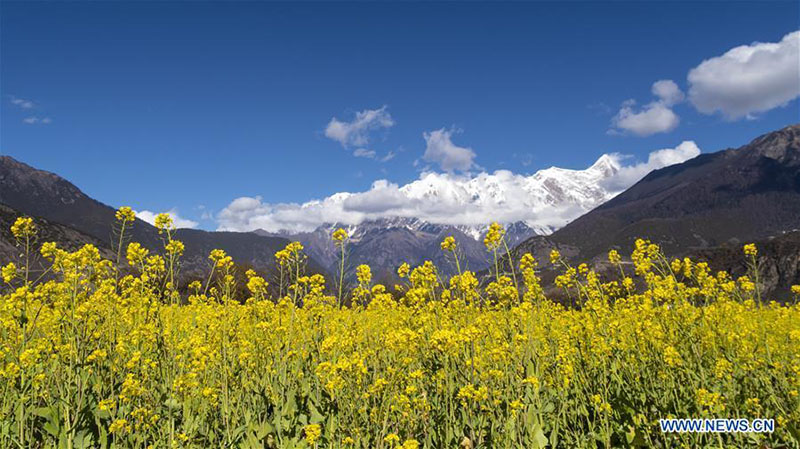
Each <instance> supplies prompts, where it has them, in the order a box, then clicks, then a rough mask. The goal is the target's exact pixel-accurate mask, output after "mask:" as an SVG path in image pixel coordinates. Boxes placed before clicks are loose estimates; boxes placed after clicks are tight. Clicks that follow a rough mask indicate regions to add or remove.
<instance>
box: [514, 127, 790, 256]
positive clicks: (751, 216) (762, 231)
mask: <svg viewBox="0 0 800 449" xmlns="http://www.w3.org/2000/svg"><path fill="white" fill-rule="evenodd" d="M793 229H800V125H792V126H789V127H786V128H784V129H782V130H779V131H775V132H772V133H769V134H766V135H764V136H761V137H759V138H757V139H755V140H753V141H752V142H751V143H749V144H748V145H745V146H743V147H741V148H738V149H729V150H725V151H721V152H718V153H713V154H704V155H701V156H698V157H697V158H695V159H692V160H690V161H687V162H684V163H682V164H676V165H673V166H670V167H667V168H663V169H660V170H656V171H653V172H652V173H650V174H649V175H647V176H645V177H644V178H643V179H642V180H641V181H639V182H638V183H636V184H635V185H633V186H632V187H631V188H629V189H628V190H626V191H625V192H623V193H621V194H620V195H618V196H616V197H615V198H613V199H612V200H610V201H608V202H606V203H605V204H603V205H601V206H600V207H597V208H596V209H594V210H592V211H591V212H589V213H587V214H585V215H583V216H581V217H580V218H578V219H577V220H575V221H573V222H572V223H570V224H568V225H567V226H565V227H564V228H562V229H560V230H558V231H556V232H555V233H553V234H552V235H551V236H548V237H545V238H542V237H538V238H537V237H534V238H532V239H528V240H527V241H525V242H523V243H522V244H520V245H519V246H518V247H517V251H516V252H517V253H522V252H527V251H531V250H535V249H536V248H542V247H547V246H559V247H568V248H574V250H575V254H574V256H576V257H578V258H580V259H584V260H588V259H591V258H593V257H596V256H598V255H602V254H604V253H605V252H606V251H608V250H609V249H610V248H619V249H621V250H624V251H625V252H628V251H629V249H630V248H631V247H632V246H633V242H634V241H635V239H636V238H639V237H641V238H648V239H650V240H652V241H654V242H657V243H659V244H660V245H662V247H663V248H664V250H665V251H666V252H667V253H669V254H677V253H682V252H685V251H688V250H693V249H697V248H708V247H714V246H718V245H721V244H724V243H727V242H731V243H736V242H742V241H750V240H758V239H764V238H767V237H769V236H773V235H778V234H781V233H783V232H785V231H790V230H793Z"/></svg>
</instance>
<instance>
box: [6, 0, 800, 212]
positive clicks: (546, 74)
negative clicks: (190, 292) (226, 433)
mask: <svg viewBox="0 0 800 449" xmlns="http://www.w3.org/2000/svg"><path fill="white" fill-rule="evenodd" d="M798 17H800V7H799V6H798V3H797V2H752V3H751V2H703V3H699V2H696V3H678V2H642V3H628V2H614V3H600V2H593V3H576V2H562V3H547V2H534V3H387V2H382V3H332V2H328V3H294V4H281V3H261V2H243V3H232V2H220V3H212V2H177V3H162V2H142V3H124V2H107V3H99V2H63V3H61V2H26V3H13V2H2V3H1V4H0V38H1V39H0V62H1V63H2V64H1V65H0V91H2V106H0V114H1V115H0V152H2V154H8V155H11V156H13V157H15V158H18V159H20V160H22V161H24V162H26V163H29V164H31V165H34V166H36V167H39V168H42V169H46V170H50V171H54V172H56V173H58V174H60V175H62V176H64V177H66V178H67V179H69V180H71V181H72V182H74V183H75V184H77V185H78V186H79V187H80V188H82V189H83V190H84V191H85V192H86V193H87V194H89V195H90V196H93V197H95V198H97V199H99V200H101V201H103V202H105V203H108V204H111V205H114V206H119V205H131V206H133V207H134V208H136V209H138V210H142V209H147V210H152V211H163V210H168V209H172V208H177V210H179V211H180V215H181V216H184V217H188V218H190V219H192V220H195V221H198V222H200V223H201V227H205V228H215V227H216V223H215V221H214V220H212V219H208V218H206V219H201V217H202V214H203V210H201V209H200V207H201V206H203V207H205V210H206V211H210V212H211V213H216V212H218V211H220V210H221V209H223V208H225V207H226V206H227V205H228V204H229V203H230V202H231V201H232V200H233V199H234V198H237V197H241V196H252V197H254V196H260V197H261V198H262V199H263V201H264V202H268V203H280V202H303V201H307V200H309V199H312V198H321V197H325V196H327V195H330V194H332V193H334V192H340V191H365V190H368V189H369V188H370V185H371V184H372V183H373V182H374V181H375V180H377V179H387V180H389V181H390V182H392V183H398V184H400V185H402V184H405V183H407V182H410V181H413V180H415V179H417V178H418V177H419V176H420V172H421V171H423V170H433V171H446V170H447V169H448V167H445V166H444V165H442V164H441V161H440V160H439V161H437V160H436V159H435V158H434V159H430V158H429V159H423V154H424V153H425V151H426V145H427V144H426V139H425V138H424V133H431V132H434V131H436V130H443V131H444V133H445V134H446V135H447V137H449V139H450V142H451V143H452V144H453V145H455V146H457V147H459V148H461V149H463V148H469V149H471V150H472V152H473V153H474V158H471V163H472V165H471V166H470V167H469V169H468V171H470V172H480V171H488V172H493V171H495V170H498V169H508V170H512V171H513V172H516V173H520V174H527V173H531V172H534V171H536V170H537V169H540V168H545V167H548V166H551V165H556V166H561V167H568V168H583V167H586V166H588V165H591V163H592V162H594V161H595V160H596V159H597V157H598V156H600V155H601V154H603V153H612V152H620V153H624V154H630V155H633V156H635V157H637V158H639V159H640V160H641V159H646V158H647V155H648V153H649V152H651V151H653V150H656V149H659V148H673V147H675V146H676V145H678V144H679V143H681V142H682V141H684V140H693V141H695V142H696V143H697V145H698V146H699V147H700V148H701V149H702V151H705V152H708V151H716V150H718V149H722V148H725V147H729V146H739V145H741V144H744V143H746V142H747V141H748V140H749V139H751V138H752V137H755V136H756V135H758V134H761V133H763V132H767V131H770V130H774V129H777V128H780V127H783V126H785V125H787V124H790V123H794V122H798V121H800V117H799V114H798V108H797V100H796V99H794V100H791V99H789V100H788V104H785V103H786V102H785V101H783V100H782V98H783V97H780V95H784V97H785V95H786V93H785V90H784V92H783V93H781V92H778V93H777V94H776V95H778V97H777V100H776V101H777V102H778V103H780V105H778V106H775V107H772V106H770V105H768V106H766V107H762V109H766V110H763V111H762V110H759V111H756V112H748V111H752V110H753V108H758V105H756V106H751V105H746V106H744V108H745V112H742V110H741V109H739V110H737V111H734V112H733V113H730V110H728V109H725V108H726V107H728V106H723V107H721V109H718V110H716V112H714V111H713V107H714V106H713V105H714V104H727V103H724V102H725V101H727V100H726V99H722V100H719V99H716V98H711V99H709V98H705V100H703V101H705V106H697V105H695V104H694V103H693V102H692V100H691V99H690V98H687V99H685V100H683V101H678V100H675V101H673V100H670V101H666V103H664V104H665V106H664V107H665V108H666V109H668V110H669V111H672V112H671V113H672V114H674V116H675V117H679V123H677V124H676V123H672V124H667V125H664V126H662V125H663V123H662V125H656V128H658V127H659V126H661V127H662V128H666V130H664V131H660V132H655V133H652V134H650V132H651V131H646V130H645V131H642V128H635V126H634V125H635V124H634V125H632V126H634V127H629V128H628V129H625V128H620V126H615V125H614V123H615V122H614V120H615V116H617V114H619V113H620V110H621V108H622V107H623V106H622V105H623V102H625V101H626V100H630V99H634V100H635V101H636V102H637V104H636V105H634V106H631V107H630V109H629V112H630V113H631V114H637V113H639V112H642V111H643V110H644V109H642V108H645V109H646V108H647V107H648V105H655V104H658V105H659V107H660V105H662V103H663V102H662V101H661V100H659V97H657V96H656V95H654V94H653V93H652V92H651V88H652V85H653V83H654V82H656V81H658V80H674V83H675V85H676V86H677V88H678V89H679V90H680V92H681V93H685V94H686V96H688V92H689V88H690V85H689V82H688V81H687V74H688V73H689V71H690V70H691V69H693V68H695V67H697V66H698V65H699V64H700V63H702V62H703V61H704V60H707V59H709V58H715V57H719V56H720V55H723V54H725V53H726V52H727V51H728V50H730V49H732V48H734V47H736V46H740V45H749V44H752V43H753V42H771V43H778V42H780V41H781V39H782V38H783V37H784V36H785V35H787V34H788V33H791V32H793V31H797V30H798V29H800V25H799V24H798V20H799V19H798ZM723 69H724V66H723ZM713 81H714V80H713V79H712V80H711V81H710V82H713ZM697 84H698V85H701V84H702V83H701V81H698V82H697ZM701 87H702V86H701ZM706 87H708V86H706ZM728 87H730V86H728ZM713 88H714V86H710V87H708V89H707V90H713ZM714 92H716V91H714ZM712 94H713V92H712ZM682 95H683V94H682ZM709 95H711V94H709ZM698 98H699V97H698ZM786 98H790V97H786ZM784 99H785V98H784ZM733 100H736V99H733ZM733 100H731V101H733ZM699 101H700V100H698V102H699ZM715 101H717V103H715ZM720 101H721V102H722V103H719V102H720ZM709 105H711V106H709ZM384 106H385V109H383V110H382V111H383V114H385V118H386V117H388V118H389V120H390V123H391V126H389V124H388V123H389V122H386V121H384V122H383V126H381V125H380V124H378V125H374V126H373V127H372V128H369V129H368V130H367V131H365V132H364V133H363V135H362V137H363V139H361V141H357V140H358V139H354V138H353V136H352V135H350V136H349V137H348V138H347V139H339V140H340V141H341V142H340V141H337V140H336V139H332V138H329V136H326V127H327V126H328V125H329V124H330V123H331V120H332V119H333V118H336V119H337V120H339V121H341V122H342V123H347V122H350V121H352V120H354V118H355V117H356V114H357V113H359V112H362V111H368V110H373V111H375V110H380V108H382V107H384ZM702 107H706V108H707V109H708V108H712V110H711V111H706V112H705V113H704V112H701V111H700V109H701V108H702ZM731 107H732V106H731ZM748 107H749V108H750V109H747V108H748ZM726 110H727V111H728V112H729V113H728V114H726V112H725V111H726ZM654 112H655V111H654ZM731 114H733V115H731ZM618 117H619V116H618ZM670 117H672V116H669V117H662V118H664V119H666V120H668V121H669V118H670ZM632 129H637V130H638V131H632ZM648 129H649V128H648ZM328 134H329V135H330V133H328ZM638 134H650V135H638ZM429 136H430V134H429ZM356 137H358V136H356ZM348 139H349V140H348ZM342 142H344V143H342ZM357 150H364V151H365V152H366V151H374V152H375V156H374V158H368V157H357V156H355V155H354V153H355V152H356V151H357ZM390 153H391V154H393V155H394V157H392V158H391V159H390V160H386V161H381V159H382V158H384V157H385V156H386V155H388V154H390ZM362 154H364V152H362ZM462 168H463V167H462ZM449 169H450V170H451V171H452V170H459V168H455V169H454V168H453V166H452V165H451V166H450V167H449ZM461 171H463V170H461Z"/></svg>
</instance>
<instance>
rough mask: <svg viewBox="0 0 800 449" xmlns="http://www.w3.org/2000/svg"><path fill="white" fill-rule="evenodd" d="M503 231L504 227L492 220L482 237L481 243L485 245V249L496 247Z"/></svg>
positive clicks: (501, 238)
mask: <svg viewBox="0 0 800 449" xmlns="http://www.w3.org/2000/svg"><path fill="white" fill-rule="evenodd" d="M505 233H506V231H505V229H503V226H501V225H500V224H499V223H497V222H494V223H492V224H491V225H489V231H488V232H486V236H485V237H484V238H483V244H484V245H486V249H487V250H489V251H493V250H495V249H497V248H498V247H499V246H500V243H501V242H502V240H503V236H504V235H505Z"/></svg>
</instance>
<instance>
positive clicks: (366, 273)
mask: <svg viewBox="0 0 800 449" xmlns="http://www.w3.org/2000/svg"><path fill="white" fill-rule="evenodd" d="M356 277H357V278H358V282H359V283H360V284H363V285H367V284H369V283H370V281H371V280H372V271H371V270H370V268H369V265H359V266H358V267H356Z"/></svg>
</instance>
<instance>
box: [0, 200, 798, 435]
mask: <svg viewBox="0 0 800 449" xmlns="http://www.w3.org/2000/svg"><path fill="white" fill-rule="evenodd" d="M117 215H118V219H119V222H118V223H117V235H118V236H119V237H120V244H119V245H118V249H119V256H118V261H109V260H102V258H101V257H100V255H99V252H98V250H97V249H96V248H93V247H90V246H87V247H84V248H82V249H80V250H78V251H75V252H67V251H64V250H61V249H59V248H58V247H57V246H56V245H54V244H50V243H45V242H40V243H36V244H34V242H35V241H36V239H35V235H36V224H35V222H33V221H31V220H30V219H20V220H18V221H17V223H16V224H15V225H14V227H13V228H12V232H13V234H14V236H15V237H16V238H17V240H18V243H19V247H20V253H21V254H22V256H21V257H20V260H17V261H14V262H13V263H10V264H7V265H5V266H4V267H3V269H2V278H3V287H2V290H0V447H3V448H12V447H22V448H29V447H60V448H61V447H63V448H82V447H126V448H127V447H131V448H145V447H153V448H181V447H187V448H189V447H192V448H206V447H214V448H216V447H242V448H385V449H390V448H403V449H414V448H525V449H529V448H541V447H638V446H644V447H706V446H708V447H757V446H759V445H765V447H781V446H782V445H783V447H798V438H799V437H800V434H798V431H799V430H800V396H798V391H800V307H798V306H797V305H796V301H795V305H779V304H776V303H770V302H768V301H767V299H768V298H762V299H763V301H759V291H758V288H757V284H758V282H757V281H758V279H757V270H756V269H755V268H756V257H757V249H756V248H755V247H754V246H751V245H747V246H745V248H744V251H743V254H742V257H745V258H747V260H749V261H750V264H751V268H752V272H751V274H750V276H749V277H742V278H738V279H732V278H730V277H729V276H728V275H726V274H725V273H713V272H710V270H709V268H708V267H707V266H706V265H704V264H702V263H693V262H692V261H690V260H667V259H665V258H664V257H663V256H662V255H661V254H660V252H659V250H658V248H657V247H656V246H655V245H652V244H649V243H648V242H644V241H639V242H637V245H636V248H634V249H633V253H632V256H631V258H630V261H628V259H627V258H625V261H623V260H622V258H621V257H620V256H619V255H618V254H617V253H616V252H613V251H612V252H611V253H610V254H609V259H610V262H612V263H615V264H619V265H620V267H622V264H623V263H624V264H626V266H630V270H628V271H631V272H632V271H633V270H634V269H635V272H636V275H635V276H633V279H632V278H629V277H623V278H622V279H621V280H620V281H605V280H603V279H600V278H599V277H598V275H597V274H595V273H594V272H593V271H592V270H590V269H589V268H588V267H587V266H585V265H581V266H578V267H570V266H568V265H567V264H566V263H563V262H561V260H560V258H559V255H558V254H557V253H553V254H552V256H551V257H552V259H553V262H555V263H556V264H562V265H563V274H562V275H561V276H559V277H558V278H557V279H556V281H555V282H556V285H558V286H559V287H560V288H562V289H564V291H565V295H569V296H570V297H571V298H573V302H574V303H575V304H577V305H578V307H575V308H572V307H570V308H566V307H564V306H562V305H559V304H557V303H555V302H552V301H550V300H548V299H546V298H545V297H544V295H543V289H542V286H541V285H540V281H539V278H538V277H537V263H536V261H535V260H533V258H532V257H530V256H529V255H526V256H524V257H522V258H521V260H517V261H515V263H514V266H513V267H509V266H502V265H503V264H502V263H501V262H502V261H503V259H497V257H498V254H499V253H500V252H502V251H504V243H503V232H502V228H500V227H499V226H493V227H492V228H491V231H490V233H489V234H488V235H487V237H486V241H485V243H486V246H487V255H488V257H495V258H496V259H495V260H499V261H500V262H498V263H497V264H496V265H493V267H494V268H493V275H492V282H491V283H487V285H485V286H481V285H479V282H478V280H477V279H476V277H475V275H474V274H472V273H470V272H462V271H461V270H460V266H458V264H457V261H458V259H457V258H456V256H457V254H458V248H457V247H456V244H455V242H454V241H453V240H452V239H449V238H448V239H445V240H444V241H443V242H442V250H443V251H447V252H448V253H449V254H450V255H452V256H453V262H454V264H455V265H456V270H457V271H456V272H458V273H460V274H457V275H455V276H453V277H451V278H449V279H442V278H441V277H440V276H439V275H438V273H437V269H436V267H434V266H433V265H432V264H429V263H428V264H424V265H422V266H419V267H409V266H407V265H403V266H401V267H400V268H399V269H398V275H399V276H400V278H401V279H402V283H401V284H400V285H398V286H382V285H374V284H373V283H372V280H371V275H370V270H369V268H368V267H365V266H360V267H358V268H357V270H356V274H357V285H351V286H350V288H339V287H340V285H341V284H342V282H340V279H345V280H346V278H347V276H344V274H343V273H338V274H337V275H335V276H333V277H334V278H335V279H328V280H326V279H325V278H323V277H322V276H319V275H313V276H306V275H305V274H304V273H303V272H302V270H301V268H302V259H303V256H302V250H303V249H302V246H301V245H300V244H298V243H293V244H291V245H289V246H288V247H287V248H286V249H285V250H282V251H280V252H278V253H277V254H276V259H277V263H278V264H279V266H280V267H281V270H280V277H279V278H278V279H277V280H273V279H266V280H265V279H264V278H262V277H260V276H258V275H257V274H256V273H254V272H248V273H247V285H246V287H247V290H248V291H249V292H250V294H249V297H246V298H236V297H232V295H233V292H235V291H237V288H236V285H234V284H235V283H236V279H237V278H236V277H235V276H234V273H233V271H234V270H236V266H235V265H234V263H233V261H232V260H231V259H230V258H229V257H228V256H226V255H225V254H224V253H223V252H222V251H214V252H212V254H211V255H210V257H209V273H208V275H207V277H205V278H204V279H201V280H198V281H196V282H193V283H192V284H191V285H190V286H189V292H188V294H187V293H186V292H183V291H181V292H179V291H178V289H177V288H176V287H175V286H176V285H177V278H176V276H177V275H178V268H179V265H180V256H181V253H182V252H183V249H184V248H183V245H182V244H181V243H180V242H177V241H175V240H173V239H172V236H173V232H172V224H171V222H170V220H169V218H168V216H161V217H159V219H158V221H157V225H158V226H159V228H160V229H161V230H162V236H163V237H164V241H165V248H164V250H163V251H161V252H160V254H154V253H153V252H149V251H148V250H146V249H144V248H142V247H141V246H139V245H138V244H136V243H125V245H123V244H122V243H123V242H125V237H124V235H125V230H126V228H129V227H130V226H131V224H132V219H133V214H132V212H131V211H130V209H128V208H122V209H120V211H119V212H118V214H117ZM332 238H333V239H334V241H335V242H336V244H337V245H339V248H341V250H342V253H343V254H346V246H347V235H346V233H344V232H343V231H342V232H337V233H334V235H333V236H332ZM34 253H36V254H38V255H40V256H41V257H42V258H43V259H44V260H47V261H48V263H47V267H48V271H47V272H46V273H45V275H44V276H43V277H42V278H41V279H37V278H39V277H41V276H40V274H39V273H36V275H34V274H33V273H32V272H30V270H29V267H28V266H27V265H26V260H28V261H30V260H32V259H33V258H32V255H33V254H34ZM117 262H119V263H117ZM631 263H632V265H630V264H631ZM122 267H124V271H123V269H122ZM621 269H622V268H621ZM628 271H623V272H622V274H621V276H624V274H625V273H627V272H628ZM268 281H271V282H273V283H276V282H277V283H280V284H281V285H279V286H275V287H278V291H279V293H278V294H274V293H270V292H274V289H273V288H272V287H268V285H267V282H268ZM793 292H794V294H795V298H796V297H797V296H798V295H800V287H795V288H794V289H793ZM273 296H274V297H273ZM345 304H346V305H345ZM668 417H681V418H701V417H719V418H726V417H727V418H758V417H761V418H774V419H775V423H776V424H775V427H776V429H775V432H773V433H771V434H664V433H661V431H660V429H659V427H658V419H659V418H668Z"/></svg>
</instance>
